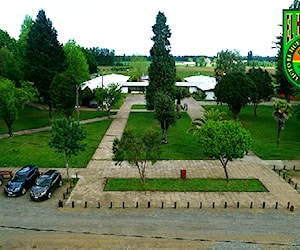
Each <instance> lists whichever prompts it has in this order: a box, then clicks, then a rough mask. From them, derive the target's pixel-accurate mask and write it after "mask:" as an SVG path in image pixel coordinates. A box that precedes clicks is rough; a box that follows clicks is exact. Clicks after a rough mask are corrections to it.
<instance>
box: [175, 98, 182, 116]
mask: <svg viewBox="0 0 300 250" xmlns="http://www.w3.org/2000/svg"><path fill="white" fill-rule="evenodd" d="M176 111H177V118H181V104H180V102H179V103H177V105H176Z"/></svg>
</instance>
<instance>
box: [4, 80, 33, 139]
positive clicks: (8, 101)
mask: <svg viewBox="0 0 300 250" xmlns="http://www.w3.org/2000/svg"><path fill="white" fill-rule="evenodd" d="M34 94H35V91H34V88H33V86H32V84H31V83H29V82H22V85H21V87H20V88H16V87H15V84H14V82H13V81H11V80H9V79H4V78H2V79H0V117H1V118H2V119H3V120H4V122H5V124H6V126H7V129H8V134H9V136H12V135H13V124H14V122H15V121H16V119H17V118H18V114H19V110H21V109H22V108H23V105H24V103H25V102H27V101H29V100H32V98H33V97H34Z"/></svg>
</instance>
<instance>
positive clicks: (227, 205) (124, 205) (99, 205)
mask: <svg viewBox="0 0 300 250" xmlns="http://www.w3.org/2000/svg"><path fill="white" fill-rule="evenodd" d="M267 205H268V206H267ZM58 207H60V208H63V207H71V208H75V207H76V208H88V207H89V208H98V209H100V208H108V209H113V208H116V209H118V208H122V209H125V208H143V209H145V208H147V209H149V208H160V209H168V208H172V209H177V208H186V209H190V208H194V209H195V208H198V209H207V208H211V209H217V208H222V209H227V208H236V209H239V208H248V209H254V208H260V209H265V208H273V209H280V208H281V209H283V208H284V209H289V210H290V211H291V212H293V211H294V206H293V205H292V204H291V202H288V203H287V204H279V202H277V201H276V202H274V203H273V204H267V203H266V202H262V203H254V202H253V201H251V202H249V203H248V204H245V203H243V204H242V203H240V202H239V201H238V202H236V203H228V202H227V201H225V202H223V203H220V202H218V203H216V202H211V203H210V204H209V203H203V202H202V201H200V202H198V203H197V204H196V202H189V201H188V202H186V203H185V204H183V203H182V202H181V203H179V202H176V201H175V202H174V203H172V204H171V203H166V202H164V201H161V202H160V203H158V202H151V201H147V202H145V201H142V202H139V201H136V202H134V203H132V202H131V203H126V202H125V201H123V202H113V201H110V202H100V201H98V202H97V203H96V204H95V203H94V202H90V203H88V202H87V201H85V202H84V203H81V202H79V203H75V201H72V202H71V203H70V204H69V203H64V201H63V200H59V201H58Z"/></svg>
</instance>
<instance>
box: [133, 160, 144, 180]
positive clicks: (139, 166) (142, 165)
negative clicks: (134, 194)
mask: <svg viewBox="0 0 300 250" xmlns="http://www.w3.org/2000/svg"><path fill="white" fill-rule="evenodd" d="M135 165H136V167H137V169H138V171H139V175H140V180H141V183H142V184H145V182H146V161H144V162H141V163H139V162H136V163H135Z"/></svg>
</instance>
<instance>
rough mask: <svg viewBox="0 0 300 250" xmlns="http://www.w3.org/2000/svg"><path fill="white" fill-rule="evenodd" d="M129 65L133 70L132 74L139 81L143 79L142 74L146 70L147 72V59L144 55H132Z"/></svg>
mask: <svg viewBox="0 0 300 250" xmlns="http://www.w3.org/2000/svg"><path fill="white" fill-rule="evenodd" d="M129 67H130V68H131V71H132V76H131V77H135V78H136V79H137V81H138V82H141V81H142V76H143V74H144V73H145V72H147V60H146V57H144V56H136V55H134V56H132V57H131V60H130V63H129Z"/></svg>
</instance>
